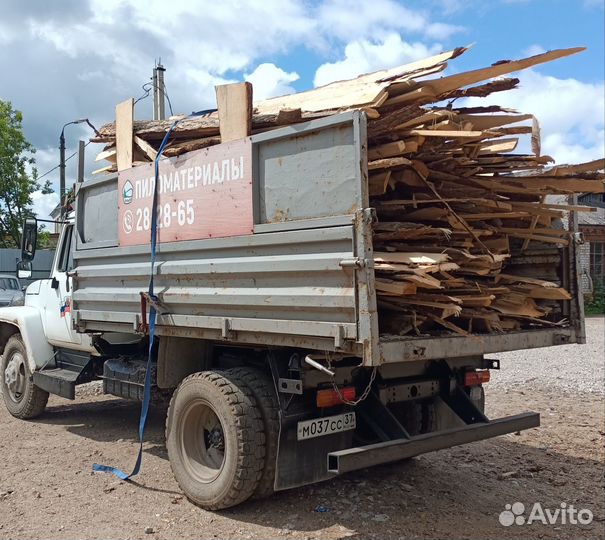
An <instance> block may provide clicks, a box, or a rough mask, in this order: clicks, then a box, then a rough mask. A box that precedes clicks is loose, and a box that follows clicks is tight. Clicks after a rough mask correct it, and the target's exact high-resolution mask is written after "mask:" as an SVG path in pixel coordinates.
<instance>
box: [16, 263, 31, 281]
mask: <svg viewBox="0 0 605 540" xmlns="http://www.w3.org/2000/svg"><path fill="white" fill-rule="evenodd" d="M17 277H18V278H19V279H29V278H30V277H32V263H31V261H19V262H18V263H17Z"/></svg>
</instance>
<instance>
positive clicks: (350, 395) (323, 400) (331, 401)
mask: <svg viewBox="0 0 605 540" xmlns="http://www.w3.org/2000/svg"><path fill="white" fill-rule="evenodd" d="M340 393H341V394H342V397H343V398H344V399H346V400H348V401H353V400H354V399H355V395H356V393H355V387H354V386H346V387H344V388H340ZM342 403H343V401H342V399H340V396H339V395H338V392H337V391H336V390H334V389H333V388H328V389H326V390H318V391H317V398H316V404H317V407H318V408H320V409H322V408H325V407H335V406H336V405H341V404H342Z"/></svg>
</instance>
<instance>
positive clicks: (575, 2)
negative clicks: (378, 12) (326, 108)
mask: <svg viewBox="0 0 605 540" xmlns="http://www.w3.org/2000/svg"><path fill="white" fill-rule="evenodd" d="M402 4H405V5H406V6H408V7H411V8H414V9H418V10H421V11H425V12H428V13H429V14H430V15H429V16H432V17H435V18H439V20H442V21H444V22H446V23H448V24H451V25H454V26H459V27H461V30H460V31H459V32H456V33H454V34H453V35H451V36H450V37H448V38H446V39H441V40H439V42H440V43H441V44H443V46H444V49H450V48H454V47H456V46H459V45H467V44H470V43H474V44H475V46H474V47H473V49H471V51H469V52H468V53H467V54H465V55H464V56H462V57H461V58H460V59H459V60H457V61H456V63H455V67H456V69H458V70H460V71H464V70H467V69H474V68H478V67H483V66H485V65H489V64H491V63H492V62H494V61H497V60H500V59H515V58H519V57H521V56H524V55H525V54H526V53H530V54H531V52H532V48H534V47H540V48H541V49H544V50H551V49H560V48H566V47H577V46H585V47H587V50H586V51H585V52H583V53H582V54H580V55H577V56H574V57H572V58H570V59H563V60H559V61H557V62H552V63H550V64H546V65H543V66H540V67H539V68H538V69H539V71H540V72H541V73H544V74H547V75H552V76H555V77H559V78H569V77H573V78H576V79H579V80H582V81H584V82H600V81H603V79H604V77H605V15H604V13H603V2H602V1H598V0H595V1H590V0H588V1H582V0H509V1H497V0H496V1H493V0H492V1H489V0H488V1H476V0H459V1H457V0H453V1H449V2H448V1H447V0H444V1H439V0H433V1H432V2H431V1H428V2H427V1H422V2H418V1H414V2H402ZM333 56H334V57H337V56H338V51H333ZM262 61H265V62H274V63H276V64H278V65H280V66H282V67H283V68H284V69H287V70H288V71H290V70H295V71H296V72H297V73H298V74H299V75H300V76H301V77H300V79H299V80H298V81H296V82H294V83H292V86H293V87H294V88H296V90H305V89H307V88H310V87H312V86H313V77H314V74H315V70H316V69H317V66H319V65H320V64H322V63H323V62H325V57H323V55H321V54H318V53H317V52H315V51H313V50H312V49H311V50H309V48H308V47H303V46H300V47H297V48H295V49H294V50H292V51H288V53H287V54H284V55H279V56H273V57H265V58H263V59H262ZM452 67H453V66H452Z"/></svg>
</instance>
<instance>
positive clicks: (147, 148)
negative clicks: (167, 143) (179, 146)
mask: <svg viewBox="0 0 605 540" xmlns="http://www.w3.org/2000/svg"><path fill="white" fill-rule="evenodd" d="M134 142H135V144H136V145H137V146H138V147H139V148H140V149H141V150H142V151H143V152H144V153H145V154H146V155H147V157H148V158H149V159H150V160H152V161H153V160H154V159H155V158H156V156H157V155H158V151H157V150H156V149H155V148H154V147H153V146H151V145H150V144H149V143H148V142H147V141H145V140H144V139H141V137H139V136H138V135H135V136H134Z"/></svg>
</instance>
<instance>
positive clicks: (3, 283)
mask: <svg viewBox="0 0 605 540" xmlns="http://www.w3.org/2000/svg"><path fill="white" fill-rule="evenodd" d="M0 289H11V290H14V291H18V290H19V284H18V283H17V280H16V279H13V278H3V277H0Z"/></svg>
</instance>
